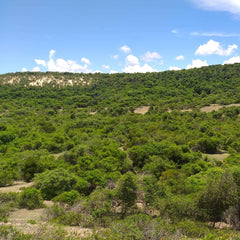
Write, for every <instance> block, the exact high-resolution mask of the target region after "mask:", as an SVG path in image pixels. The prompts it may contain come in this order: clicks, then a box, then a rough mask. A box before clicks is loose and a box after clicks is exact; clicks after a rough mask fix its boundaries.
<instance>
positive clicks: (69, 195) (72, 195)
mask: <svg viewBox="0 0 240 240" xmlns="http://www.w3.org/2000/svg"><path fill="white" fill-rule="evenodd" d="M79 197H80V194H79V193H78V192H77V191H75V190H72V191H70V192H63V193H61V194H60V195H58V196H56V197H54V198H53V201H54V202H62V203H67V204H68V205H73V204H74V202H76V200H78V199H79Z"/></svg>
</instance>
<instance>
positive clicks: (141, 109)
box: [134, 106, 150, 114]
mask: <svg viewBox="0 0 240 240" xmlns="http://www.w3.org/2000/svg"><path fill="white" fill-rule="evenodd" d="M149 108H150V107H149V106H142V107H138V108H136V109H135V110H134V113H140V114H145V113H147V112H148V110H149Z"/></svg>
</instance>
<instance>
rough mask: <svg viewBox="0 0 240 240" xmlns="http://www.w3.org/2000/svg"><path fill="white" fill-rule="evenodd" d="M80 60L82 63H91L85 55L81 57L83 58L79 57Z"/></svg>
mask: <svg viewBox="0 0 240 240" xmlns="http://www.w3.org/2000/svg"><path fill="white" fill-rule="evenodd" d="M81 62H83V63H86V64H88V65H89V64H91V62H90V61H89V59H87V58H85V57H83V58H81Z"/></svg>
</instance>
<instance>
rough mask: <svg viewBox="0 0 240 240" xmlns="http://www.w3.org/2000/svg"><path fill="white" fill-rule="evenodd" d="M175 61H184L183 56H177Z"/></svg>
mask: <svg viewBox="0 0 240 240" xmlns="http://www.w3.org/2000/svg"><path fill="white" fill-rule="evenodd" d="M176 60H178V61H181V60H184V56H183V55H180V56H177V57H176Z"/></svg>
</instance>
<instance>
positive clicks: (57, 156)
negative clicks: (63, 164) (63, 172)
mask: <svg viewBox="0 0 240 240" xmlns="http://www.w3.org/2000/svg"><path fill="white" fill-rule="evenodd" d="M64 153H66V152H61V153H56V154H52V156H54V158H55V159H58V158H59V157H60V156H62V155H64Z"/></svg>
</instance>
